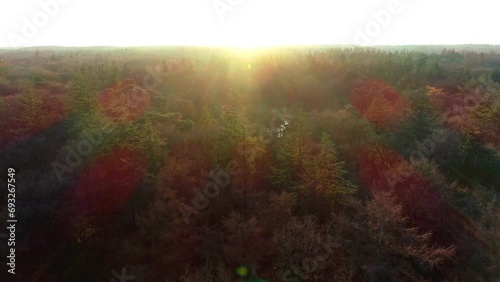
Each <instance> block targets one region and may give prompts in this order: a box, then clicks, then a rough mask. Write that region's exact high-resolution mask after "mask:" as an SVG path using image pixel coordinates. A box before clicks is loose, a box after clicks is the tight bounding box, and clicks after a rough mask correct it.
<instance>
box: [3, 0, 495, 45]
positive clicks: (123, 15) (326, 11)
mask: <svg viewBox="0 0 500 282" xmlns="http://www.w3.org/2000/svg"><path fill="white" fill-rule="evenodd" d="M499 7H500V5H499V4H498V2H497V1H487V0H475V1H457V0H455V1H451V0H438V1H436V0H435V1H431V0H413V1H412V0H358V1H348V0H345V1H335V0H301V1H294V0H175V1H171V0H141V1H126V0H38V1H33V0H23V1H17V0H1V1H0V34H1V39H0V46H5V47H16V46H42V45H62V46H95V45H114V46H126V45H133V46H143V45H231V46H260V45H277V44H336V43H349V44H361V45H381V44H391V45H393V44H468V43H475V44H500V36H499V33H498V27H500V17H499V16H498V14H499V9H498V8H499Z"/></svg>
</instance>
